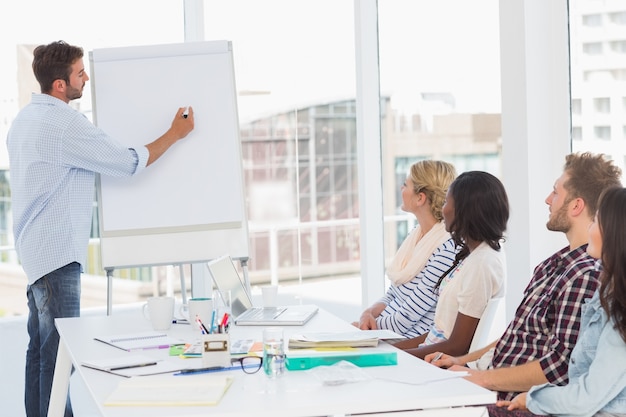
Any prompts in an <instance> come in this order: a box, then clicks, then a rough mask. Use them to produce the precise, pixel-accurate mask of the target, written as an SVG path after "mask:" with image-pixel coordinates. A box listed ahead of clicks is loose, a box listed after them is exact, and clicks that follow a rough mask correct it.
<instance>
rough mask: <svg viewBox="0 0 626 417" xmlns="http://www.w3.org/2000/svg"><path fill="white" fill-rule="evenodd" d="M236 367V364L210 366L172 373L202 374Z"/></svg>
mask: <svg viewBox="0 0 626 417" xmlns="http://www.w3.org/2000/svg"><path fill="white" fill-rule="evenodd" d="M237 368H239V367H238V366H229V367H223V366H211V367H208V368H191V369H181V370H180V371H179V372H178V373H176V374H174V375H189V374H203V373H206V372H220V371H229V370H232V369H237Z"/></svg>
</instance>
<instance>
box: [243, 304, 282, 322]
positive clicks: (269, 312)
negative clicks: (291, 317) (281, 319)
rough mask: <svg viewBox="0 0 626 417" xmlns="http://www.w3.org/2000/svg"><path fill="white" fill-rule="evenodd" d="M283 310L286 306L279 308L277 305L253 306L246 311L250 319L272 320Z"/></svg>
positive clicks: (247, 317)
mask: <svg viewBox="0 0 626 417" xmlns="http://www.w3.org/2000/svg"><path fill="white" fill-rule="evenodd" d="M283 311H285V309H284V308H277V307H266V308H260V307H259V308H251V309H249V310H248V311H246V314H245V316H246V319H247V320H250V319H255V320H258V319H262V320H271V319H274V318H276V317H278V316H279V315H280V314H281V313H282V312H283Z"/></svg>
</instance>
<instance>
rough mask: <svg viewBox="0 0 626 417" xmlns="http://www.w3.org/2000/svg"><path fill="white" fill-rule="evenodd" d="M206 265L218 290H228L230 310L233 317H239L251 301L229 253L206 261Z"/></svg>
mask: <svg viewBox="0 0 626 417" xmlns="http://www.w3.org/2000/svg"><path fill="white" fill-rule="evenodd" d="M207 266H208V268H209V273H210V274H211V277H212V278H213V282H214V283H215V285H216V286H217V289H218V291H219V292H220V293H221V294H224V292H226V291H230V297H231V311H232V314H233V315H234V316H235V317H239V315H241V314H242V313H243V312H245V311H246V310H248V309H249V308H251V307H252V301H251V300H250V297H249V296H248V292H247V291H246V287H245V286H244V284H243V282H241V278H240V277H239V273H238V272H237V269H235V265H234V264H233V261H232V259H231V258H230V256H229V255H224V256H221V257H219V258H216V259H213V260H211V261H209V262H208V263H207Z"/></svg>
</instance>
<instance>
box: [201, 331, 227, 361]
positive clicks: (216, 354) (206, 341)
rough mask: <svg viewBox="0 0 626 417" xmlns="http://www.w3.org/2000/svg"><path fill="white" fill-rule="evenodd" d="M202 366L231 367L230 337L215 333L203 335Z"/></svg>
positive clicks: (225, 334)
mask: <svg viewBox="0 0 626 417" xmlns="http://www.w3.org/2000/svg"><path fill="white" fill-rule="evenodd" d="M202 366H203V367H205V368H209V367H213V366H222V367H225V368H227V367H229V366H230V335H229V334H228V333H215V334H205V335H202Z"/></svg>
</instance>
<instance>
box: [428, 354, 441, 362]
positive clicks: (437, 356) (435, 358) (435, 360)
mask: <svg viewBox="0 0 626 417" xmlns="http://www.w3.org/2000/svg"><path fill="white" fill-rule="evenodd" d="M442 356H443V352H439V353H437V355H435V357H434V358H433V360H432V361H430V363H433V362H437V361H438V360H439V359H441V357H442Z"/></svg>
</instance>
